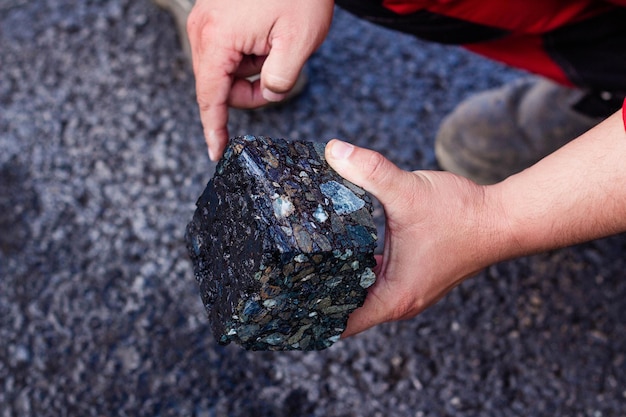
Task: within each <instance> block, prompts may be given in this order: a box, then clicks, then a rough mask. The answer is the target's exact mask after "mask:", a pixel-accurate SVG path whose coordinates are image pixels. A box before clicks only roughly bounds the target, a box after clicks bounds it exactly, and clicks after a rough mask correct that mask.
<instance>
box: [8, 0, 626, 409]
mask: <svg viewBox="0 0 626 417" xmlns="http://www.w3.org/2000/svg"><path fill="white" fill-rule="evenodd" d="M310 75H311V83H310V86H309V88H308V89H307V91H306V92H305V94H304V95H303V96H302V97H301V98H300V99H298V100H297V101H295V102H293V103H292V104H290V105H288V106H285V107H283V108H277V109H271V110H267V111H254V112H242V111H233V112H232V122H231V133H232V134H243V133H251V134H257V135H259V134H264V135H270V136H279V137H290V138H294V139H315V140H327V139H329V138H331V137H342V138H345V139H347V140H350V141H352V142H355V143H357V144H359V145H363V146H368V147H370V148H374V149H377V150H379V151H381V152H383V153H384V154H386V155H387V156H388V157H389V158H390V159H392V160H393V161H394V162H396V163H397V164H398V165H400V166H401V167H403V168H407V169H408V168H413V169H416V168H436V164H435V161H434V156H433V152H432V141H433V135H434V132H435V131H436V127H437V125H438V123H439V121H440V120H441V118H442V116H443V115H444V114H445V113H446V112H448V111H449V110H451V109H452V108H453V107H454V105H455V104H456V103H457V102H458V101H459V100H461V99H462V98H463V97H466V96H467V95H468V94H471V93H472V92H475V91H478V90H481V89H484V88H488V87H492V86H496V85H499V84H501V83H504V82H506V81H509V80H512V79H514V78H516V77H519V76H521V75H522V74H520V73H519V72H515V71H512V70H509V69H505V68H503V67H501V66H499V65H497V64H494V63H491V62H488V61H485V60H482V59H480V58H477V57H474V56H471V55H469V54H467V53H465V52H463V51H461V50H458V49H455V48H447V47H442V46H437V45H430V44H425V43H422V42H419V41H417V40H414V39H412V38H409V37H407V36H402V35H398V34H395V33H392V32H390V31H387V30H383V29H380V28H376V27H374V26H371V25H369V24H366V23H363V22H360V21H358V20H356V19H354V18H353V17H351V16H349V15H347V14H346V13H343V12H338V13H337V14H336V19H335V24H334V26H333V29H332V31H331V34H330V36H329V39H328V41H327V42H326V43H325V44H324V45H323V46H322V48H321V49H320V50H319V52H318V53H317V54H316V55H315V56H314V57H313V58H312V59H311V61H310ZM0 106H1V107H0V341H1V342H0V417H13V416H20V417H21V416H197V417H211V416H320V417H321V416H324V417H333V416H336V417H340V416H341V417H347V416H412V417H413V416H415V417H421V416H589V417H606V416H620V415H626V372H625V371H626V356H625V355H626V331H625V328H624V327H625V326H624V324H623V318H624V311H625V310H626V280H625V279H624V278H625V276H626V272H625V271H626V262H625V261H624V256H623V253H624V248H625V246H626V240H625V238H624V236H617V237H613V238H609V239H603V240H599V241H595V242H591V243H588V244H585V245H580V246H576V247H573V248H568V249H564V250H559V251H554V252H551V253H548V254H542V255H537V256H533V257H528V258H523V259H519V260H515V261H511V262H506V263H502V264H499V265H496V266H493V267H491V268H489V269H488V270H486V271H485V272H483V273H481V274H480V275H479V276H478V277H476V278H474V279H471V280H469V281H467V282H465V283H464V284H463V285H461V286H460V287H459V288H457V289H455V290H454V291H452V293H450V294H449V296H447V297H446V298H445V299H444V300H442V301H441V302H440V303H439V304H437V305H436V306H434V307H433V308H431V309H430V310H428V311H427V312H425V313H424V314H422V315H421V316H419V317H417V318H415V319H413V320H409V321H405V322H400V323H392V324H386V325H381V326H379V327H377V328H376V329H373V330H370V331H368V332H366V333H365V334H362V335H360V336H357V337H354V338H352V339H349V340H346V341H343V342H340V343H338V344H336V345H334V346H333V347H332V348H331V349H329V350H326V351H323V352H313V353H297V352H296V353H263V352H246V351H244V350H242V349H240V348H239V347H237V346H227V347H220V346H218V345H216V343H215V342H214V340H213V338H212V336H211V334H210V330H209V326H208V323H207V320H206V319H205V315H204V311H203V308H202V305H201V302H200V297H199V293H198V290H197V288H196V284H195V282H194V279H193V275H192V268H191V264H190V262H189V260H188V258H187V255H186V253H185V249H184V244H183V232H184V228H185V225H186V223H187V222H188V221H189V220H190V218H191V215H192V213H193V207H194V203H195V200H196V198H197V197H198V196H199V195H200V193H201V191H202V189H203V188H204V185H205V184H206V182H207V181H208V179H209V178H210V176H211V174H212V172H213V169H214V166H213V165H212V164H210V163H209V162H208V157H207V155H206V150H205V147H204V143H203V140H202V132H201V126H200V124H199V118H198V113H197V109H196V105H195V93H194V81H193V76H192V73H191V71H190V68H189V67H188V64H187V62H186V61H185V59H184V57H183V55H182V53H181V51H180V49H179V47H178V43H177V38H176V33H175V29H174V25H173V22H172V20H171V18H170V17H169V15H167V14H166V13H165V12H162V11H161V10H159V9H157V8H155V7H154V6H153V5H152V4H151V3H150V2H149V1H148V0H111V1H87V0H85V1H81V2H76V1H73V0H37V1H27V0H0ZM378 221H379V223H382V216H381V213H380V210H379V211H378ZM424 238H425V239H427V238H428V237H427V236H424ZM452 256H453V254H452Z"/></svg>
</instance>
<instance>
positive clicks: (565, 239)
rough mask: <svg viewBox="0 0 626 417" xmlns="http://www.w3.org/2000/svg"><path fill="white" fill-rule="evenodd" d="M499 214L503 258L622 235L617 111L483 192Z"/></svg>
mask: <svg viewBox="0 0 626 417" xmlns="http://www.w3.org/2000/svg"><path fill="white" fill-rule="evenodd" d="M485 191H486V195H487V196H488V200H489V201H491V202H492V203H491V204H493V205H494V206H495V207H499V210H501V212H500V213H501V220H500V222H499V223H497V227H498V228H499V230H500V233H499V236H500V237H501V239H502V242H501V247H502V252H501V254H500V256H501V257H502V258H512V257H516V256H521V255H526V254H530V253H536V252H541V251H545V250H550V249H555V248H560V247H563V246H568V245H572V244H576V243H580V242H584V241H588V240H592V239H596V238H600V237H604V236H608V235H611V234H616V233H620V232H624V231H626V132H625V131H624V124H623V122H622V115H621V111H620V112H618V113H616V114H615V115H613V116H611V117H610V118H609V119H607V120H606V121H604V122H603V123H601V124H600V125H598V126H596V127H595V128H593V129H591V130H590V131H589V132H587V133H585V134H584V135H582V136H581V137H579V138H578V139H576V140H574V141H573V142H571V143H569V144H568V145H566V146H564V147H563V148H561V149H560V150H558V151H557V152H555V153H553V154H552V155H550V156H548V157H546V158H545V159H543V160H541V161H540V162H538V163H537V164H535V165H534V166H532V167H530V168H528V169H527V170H525V171H523V172H521V173H519V174H517V175H513V176H511V177H510V178H508V179H507V180H505V181H503V182H501V183H499V184H496V185H494V186H490V187H487V188H486V190H485Z"/></svg>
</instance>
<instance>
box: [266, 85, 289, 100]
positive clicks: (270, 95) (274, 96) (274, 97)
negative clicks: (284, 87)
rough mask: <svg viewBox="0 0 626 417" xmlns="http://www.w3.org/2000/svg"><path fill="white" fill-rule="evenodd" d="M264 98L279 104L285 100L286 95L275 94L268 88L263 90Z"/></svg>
mask: <svg viewBox="0 0 626 417" xmlns="http://www.w3.org/2000/svg"><path fill="white" fill-rule="evenodd" d="M262 94H263V98H264V99H265V100H267V101H271V102H277V101H282V100H283V99H284V98H285V94H280V93H275V92H273V91H271V90H269V89H267V88H264V89H263V93H262Z"/></svg>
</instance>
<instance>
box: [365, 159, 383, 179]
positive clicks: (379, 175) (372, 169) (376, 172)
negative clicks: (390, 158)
mask: <svg viewBox="0 0 626 417" xmlns="http://www.w3.org/2000/svg"><path fill="white" fill-rule="evenodd" d="M365 166H366V169H367V170H366V172H367V177H366V178H367V180H368V181H370V182H373V183H380V182H381V180H383V179H384V178H385V177H386V176H387V174H388V169H387V159H386V158H385V157H384V156H383V155H381V154H380V153H378V152H372V153H371V154H370V156H369V158H368V159H367V163H366V165H365Z"/></svg>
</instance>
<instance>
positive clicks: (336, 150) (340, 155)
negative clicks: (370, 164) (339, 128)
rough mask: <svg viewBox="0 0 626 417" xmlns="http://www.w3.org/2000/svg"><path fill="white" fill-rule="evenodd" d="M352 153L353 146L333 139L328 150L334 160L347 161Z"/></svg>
mask: <svg viewBox="0 0 626 417" xmlns="http://www.w3.org/2000/svg"><path fill="white" fill-rule="evenodd" d="M353 151H354V145H351V144H349V143H346V142H342V141H340V140H338V139H335V141H334V142H333V144H332V146H331V148H330V154H331V155H332V157H333V158H335V159H347V158H348V157H349V156H350V154H352V152H353Z"/></svg>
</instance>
